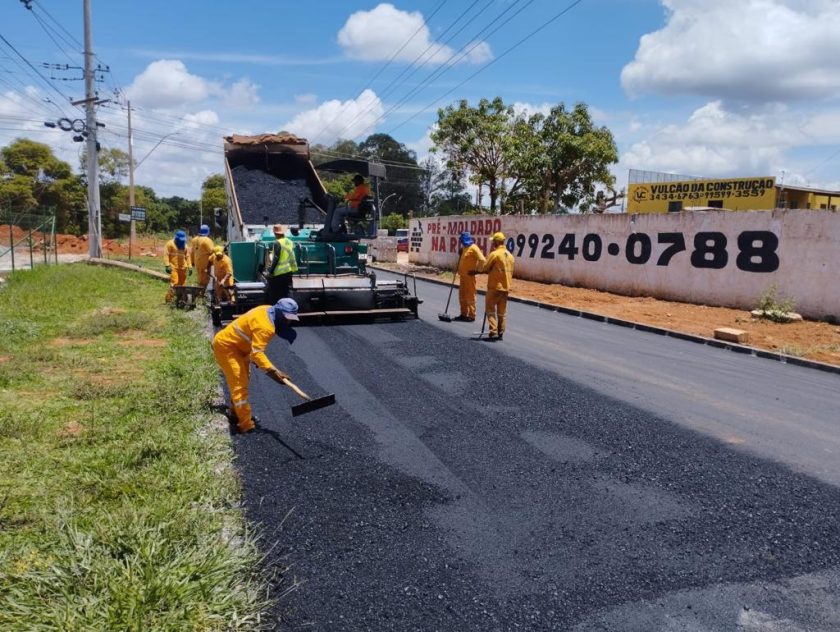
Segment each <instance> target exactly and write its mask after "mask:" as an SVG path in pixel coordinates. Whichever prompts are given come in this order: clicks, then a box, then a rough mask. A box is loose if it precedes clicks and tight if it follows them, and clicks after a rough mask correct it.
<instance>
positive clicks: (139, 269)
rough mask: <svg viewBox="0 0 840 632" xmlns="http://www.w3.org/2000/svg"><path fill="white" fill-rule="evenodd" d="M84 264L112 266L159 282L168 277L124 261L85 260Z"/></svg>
mask: <svg viewBox="0 0 840 632" xmlns="http://www.w3.org/2000/svg"><path fill="white" fill-rule="evenodd" d="M85 263H89V264H91V265H96V266H112V267H114V268H122V269H123V270H131V271H132V272H140V273H141V274H145V275H146V276H150V277H153V278H155V279H159V280H161V281H168V280H169V275H168V274H163V273H162V272H156V271H154V270H149V269H148V268H143V267H142V266H136V265H134V264H133V263H126V262H125V261H114V260H113V259H96V258H91V259H85Z"/></svg>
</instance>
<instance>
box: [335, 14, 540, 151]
mask: <svg viewBox="0 0 840 632" xmlns="http://www.w3.org/2000/svg"><path fill="white" fill-rule="evenodd" d="M520 1H521V0H514V2H513V3H512V4H511V5H509V6H508V7H507V8H506V9H504V10H503V11H502V12H501V13H499V14H498V15H497V16H496V17H495V18H493V19H492V20H491V21H490V22H489V23H487V24H486V25H485V26H484V27H483V28H482V29H480V30H479V31H478V32H477V33H476V34H475V35H473V36H472V38H470V44H471V45H469V44H466V45H464V46H463V47H462V48H461V49H459V50H457V51H455V52H453V53H452V55H450V56H449V58H448V59H447V60H446V61H445V62H443V63H442V64H441V65H440V67H439V68H437V69H436V70H434V71H432V72H431V73H430V74H429V75H427V76H426V78H425V79H424V80H423V81H421V82H420V84H419V85H418V86H416V87H415V88H414V89H413V90H411V91H409V93H408V94H406V95H405V96H404V97H403V98H402V99H400V100H399V101H398V102H397V103H395V104H394V105H393V106H391V107H390V108H389V109H388V110H387V111H386V112H385V113H383V114H381V115H379V116H378V117H377V118H376V120H375V121H374V124H376V123H378V122H379V121H382V120H384V119H385V118H386V117H387V116H388V115H389V114H390V113H392V112H394V111H395V110H396V109H397V108H398V107H400V106H401V105H403V104H404V103H406V102H407V101H408V100H409V99H410V98H411V97H412V96H414V95H416V94H417V93H419V92H420V91H421V90H422V89H423V88H425V87H426V86H427V85H429V84H430V83H431V82H432V81H434V80H436V79H438V78H440V77H441V76H443V75H444V74H445V73H446V72H448V71H449V70H450V69H451V68H452V67H453V66H454V65H455V64H457V63H458V62H460V61H461V60H462V59H464V58H465V57H466V56H467V55H469V54H470V53H471V52H472V51H473V50H475V48H476V47H477V46H479V45H480V44H481V43H482V40H481V39H479V38H481V37H490V36H491V35H493V34H495V33H496V32H497V31H499V30H500V29H502V28H503V27H505V26H507V25H508V24H509V23H510V22H511V21H512V20H513V19H514V18H516V17H517V16H518V15H519V14H520V13H522V11H524V10H525V9H527V8H528V7H529V6H530V5H531V4H533V3H534V1H535V0H528V1H527V2H526V3H525V4H524V5H523V6H521V7H520V8H519V9H518V10H517V11H515V12H514V13H513V14H512V15H510V16H509V17H507V19H505V20H504V21H503V22H502V23H501V24H499V25H498V26H497V27H496V28H494V29H493V30H492V31H490V32H489V33H487V31H488V29H490V27H492V26H493V25H494V24H495V23H496V22H498V21H499V20H500V19H502V18H503V17H504V16H505V14H507V13H508V12H510V11H511V10H512V9H513V8H514V7H516V5H517V4H518V3H519V2H520ZM485 34H486V35H485ZM456 58H457V59H456ZM372 109H373V108H368V110H367V111H364V112H361V113H359V114H358V115H357V116H356V118H357V119H358V117H359V116H361V115H362V114H366V113H369V112H371V111H372ZM354 121H355V119H354ZM354 121H351V123H350V125H352V123H353V122H354ZM347 129H349V125H347V126H345V127H344V128H343V129H342V130H341V132H339V136H340V135H341V134H343V133H344V131H345V130H347Z"/></svg>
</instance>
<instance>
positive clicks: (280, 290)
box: [268, 224, 298, 303]
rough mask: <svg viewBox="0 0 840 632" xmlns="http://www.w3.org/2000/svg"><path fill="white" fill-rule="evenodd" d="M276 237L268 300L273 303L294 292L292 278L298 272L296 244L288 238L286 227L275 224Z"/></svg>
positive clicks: (272, 255)
mask: <svg viewBox="0 0 840 632" xmlns="http://www.w3.org/2000/svg"><path fill="white" fill-rule="evenodd" d="M274 237H275V239H276V241H275V242H274V248H273V250H272V254H271V265H270V266H269V267H268V300H269V302H271V303H276V302H277V301H279V300H280V299H281V298H286V297H287V296H289V294H290V293H291V291H292V277H293V276H294V273H295V272H297V270H298V266H297V259H296V258H295V244H294V243H293V242H292V240H291V239H289V238H288V237H286V227H285V226H283V225H282V224H275V225H274Z"/></svg>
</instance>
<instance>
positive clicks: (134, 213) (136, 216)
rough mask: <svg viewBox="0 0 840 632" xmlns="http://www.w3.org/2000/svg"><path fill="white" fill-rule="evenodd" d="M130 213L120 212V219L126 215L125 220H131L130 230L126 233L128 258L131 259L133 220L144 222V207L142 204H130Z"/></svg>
mask: <svg viewBox="0 0 840 632" xmlns="http://www.w3.org/2000/svg"><path fill="white" fill-rule="evenodd" d="M129 210H130V211H131V213H129V214H127V215H124V214H123V213H120V220H122V218H123V217H127V218H128V219H127V220H123V221H128V222H131V230H130V231H129V233H128V258H129V260H130V259H131V249H132V246H133V243H134V222H145V221H146V208H145V207H144V206H131V207H129Z"/></svg>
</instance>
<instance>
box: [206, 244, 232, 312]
mask: <svg viewBox="0 0 840 632" xmlns="http://www.w3.org/2000/svg"><path fill="white" fill-rule="evenodd" d="M210 268H213V279H214V280H215V283H214V286H215V288H214V289H215V294H216V302H217V303H221V302H222V301H229V302H231V303H232V302H233V295H232V294H231V291H230V288H232V287H233V262H232V261H231V260H230V257H228V256H227V255H226V254H225V251H224V249H223V248H222V247H221V246H216V247H215V248H214V249H213V256H212V257H210V261H208V262H207V268H206V270H205V272H206V274H207V276H210Z"/></svg>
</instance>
